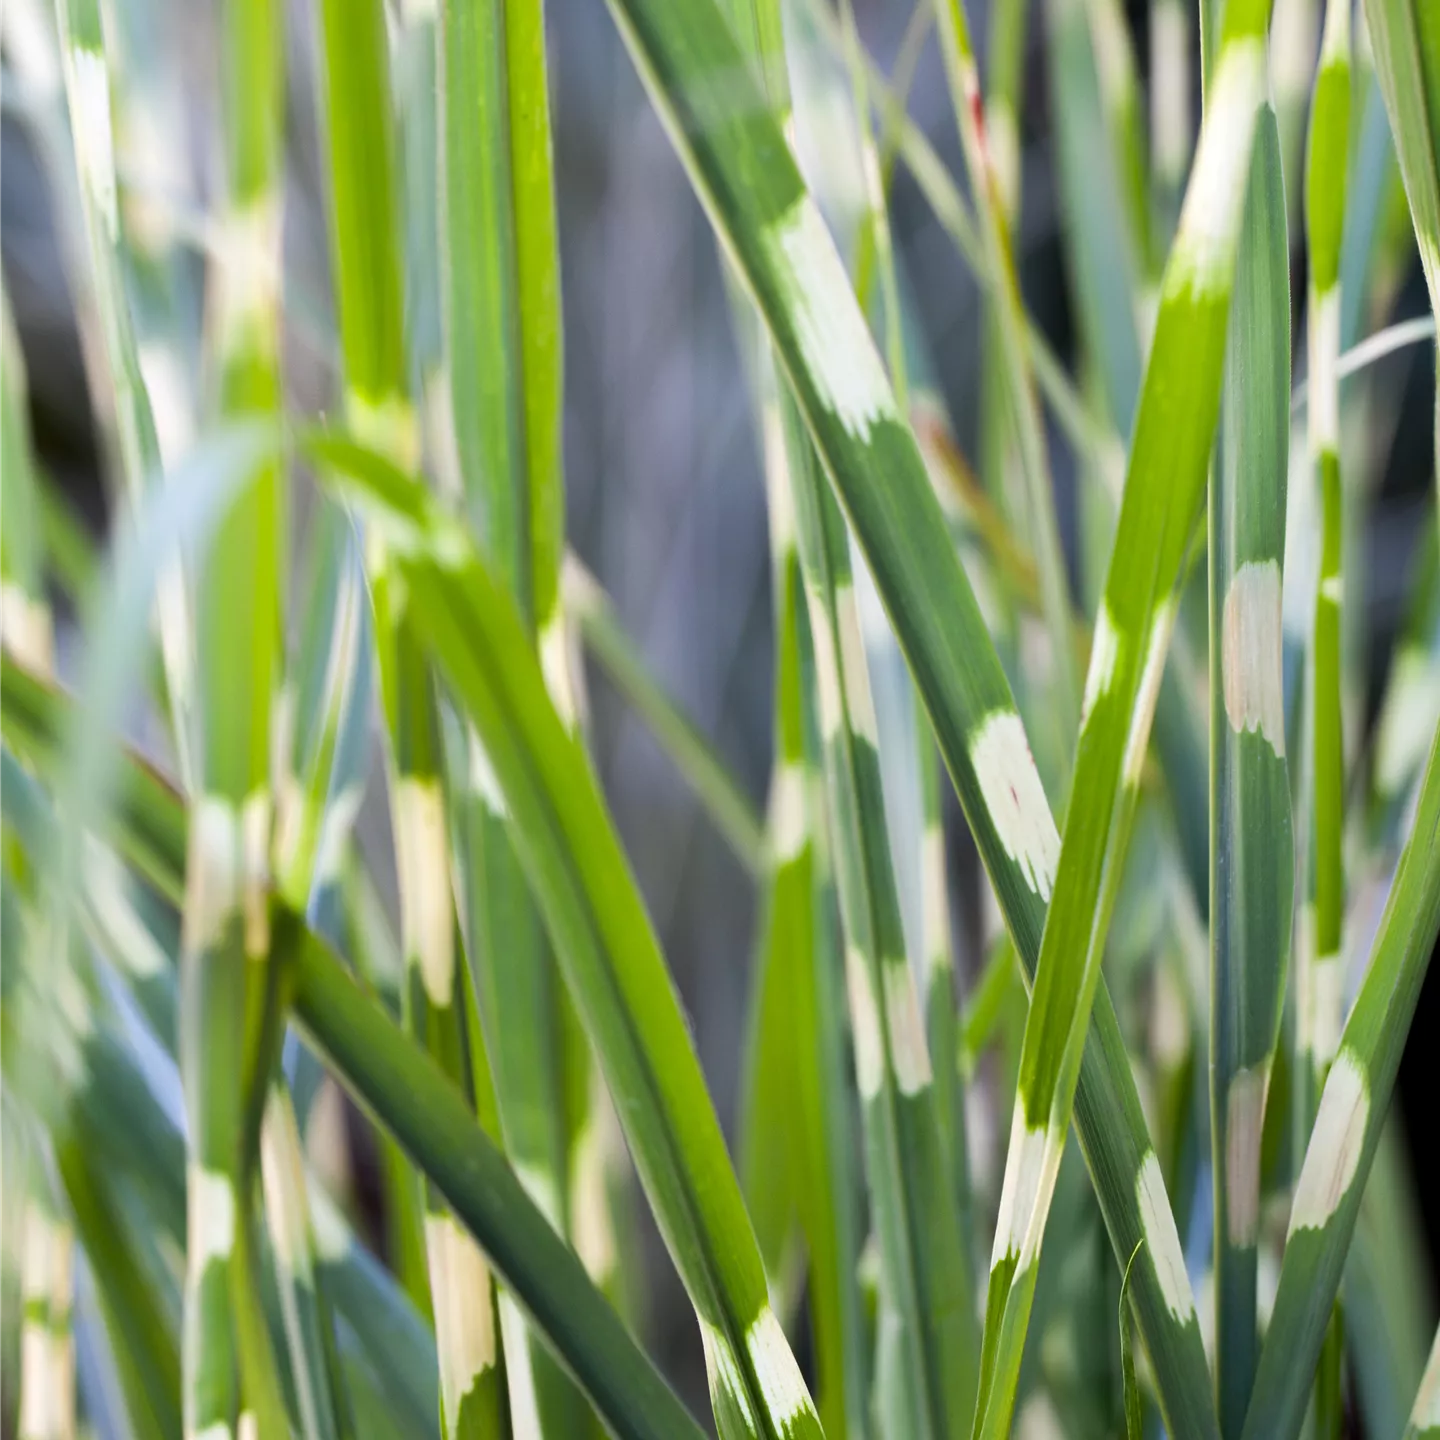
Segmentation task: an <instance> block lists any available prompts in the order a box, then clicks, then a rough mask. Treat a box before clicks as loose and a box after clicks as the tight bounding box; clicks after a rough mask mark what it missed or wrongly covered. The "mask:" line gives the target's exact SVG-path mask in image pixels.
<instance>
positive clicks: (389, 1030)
mask: <svg viewBox="0 0 1440 1440" xmlns="http://www.w3.org/2000/svg"><path fill="white" fill-rule="evenodd" d="M289 939H290V941H291V948H290V951H289V955H288V958H289V960H290V962H291V964H292V966H293V971H294V978H295V1008H296V1014H297V1017H298V1018H299V1020H300V1021H301V1023H302V1024H303V1025H304V1026H305V1027H306V1029H307V1030H308V1031H309V1032H310V1034H311V1035H312V1036H313V1038H314V1039H315V1041H316V1043H317V1045H318V1046H319V1047H320V1049H321V1050H322V1051H324V1052H325V1054H326V1055H327V1056H328V1057H329V1058H330V1059H331V1060H332V1062H334V1063H335V1065H336V1067H337V1069H338V1070H339V1072H340V1073H341V1074H342V1075H343V1076H344V1077H345V1078H346V1082H347V1084H349V1085H351V1086H352V1088H353V1089H354V1092H355V1094H356V1095H357V1097H358V1098H359V1099H360V1100H361V1101H363V1103H365V1104H366V1106H367V1107H369V1108H370V1109H371V1110H372V1111H373V1112H374V1113H375V1114H377V1115H378V1116H379V1117H380V1119H381V1120H382V1121H383V1122H384V1123H385V1124H386V1125H387V1126H388V1127H389V1128H390V1129H391V1130H393V1131H394V1133H395V1134H396V1135H397V1136H398V1137H400V1138H401V1139H402V1142H403V1143H404V1144H405V1146H406V1148H407V1150H408V1151H409V1153H410V1154H411V1156H412V1158H413V1159H414V1160H415V1162H416V1164H417V1165H419V1166H420V1168H421V1169H422V1170H423V1171H425V1173H426V1174H427V1175H429V1176H430V1177H431V1178H432V1179H433V1181H434V1182H435V1183H436V1185H437V1186H438V1187H439V1189H440V1191H441V1192H442V1193H443V1194H444V1195H445V1196H446V1198H447V1200H448V1202H449V1203H450V1205H451V1206H452V1207H453V1209H454V1213H455V1214H457V1215H458V1216H459V1217H460V1218H461V1219H462V1220H463V1221H464V1223H465V1224H466V1225H467V1226H468V1227H469V1228H470V1230H471V1231H472V1233H473V1234H475V1235H476V1236H477V1237H479V1238H480V1240H481V1242H482V1243H483V1244H484V1246H485V1248H486V1252H487V1254H488V1255H489V1256H490V1258H491V1261H492V1262H493V1264H494V1266H495V1270H496V1273H497V1274H499V1275H500V1276H501V1277H502V1278H503V1279H504V1280H505V1282H506V1284H507V1285H509V1286H510V1288H511V1290H512V1292H513V1293H514V1294H515V1295H517V1296H518V1297H520V1298H521V1299H522V1300H523V1301H524V1302H525V1304H526V1307H527V1309H528V1310H529V1312H530V1315H531V1316H532V1318H533V1319H534V1321H535V1323H536V1325H537V1326H538V1327H539V1329H540V1330H541V1332H542V1333H544V1334H546V1335H548V1336H550V1337H551V1339H552V1342H553V1344H554V1345H555V1348H556V1353H557V1354H559V1355H561V1356H563V1357H564V1359H565V1362H566V1364H567V1366H568V1367H569V1369H570V1371H571V1373H572V1374H573V1375H574V1376H575V1378H576V1380H577V1382H578V1383H579V1384H580V1386H581V1388H582V1389H583V1390H584V1391H585V1393H586V1394H587V1395H588V1396H589V1398H590V1400H591V1402H592V1403H593V1404H594V1406H595V1408H596V1410H597V1412H598V1413H599V1414H600V1415H601V1416H602V1417H603V1418H604V1420H605V1421H606V1423H607V1425H608V1426H609V1427H610V1428H611V1431H612V1433H613V1434H615V1435H616V1436H619V1437H625V1440H662V1437H687V1440H698V1437H699V1436H700V1435H701V1434H702V1433H703V1432H702V1431H701V1430H700V1427H699V1426H698V1425H696V1423H695V1422H694V1420H692V1419H691V1418H690V1416H689V1415H688V1414H687V1413H686V1412H685V1410H684V1408H683V1407H682V1406H681V1405H680V1402H679V1401H678V1400H676V1399H675V1397H674V1395H673V1394H671V1392H670V1391H669V1390H668V1389H667V1388H666V1386H665V1383H664V1381H663V1380H661V1379H660V1377H659V1375H658V1373H657V1372H656V1371H655V1370H654V1368H653V1367H652V1366H651V1365H650V1363H649V1362H648V1361H647V1360H646V1359H645V1357H644V1356H643V1354H642V1353H641V1352H640V1351H639V1350H638V1349H637V1348H636V1347H635V1343H634V1342H633V1341H632V1340H631V1339H630V1337H629V1335H628V1334H627V1333H626V1331H625V1329H624V1327H623V1326H622V1325H621V1323H620V1321H619V1319H618V1318H617V1317H616V1315H615V1313H614V1311H612V1310H611V1309H610V1307H609V1305H608V1304H607V1303H606V1301H605V1299H604V1297H603V1296H601V1294H600V1292H599V1291H598V1290H596V1288H595V1287H594V1285H593V1284H591V1282H590V1280H589V1278H588V1277H587V1276H586V1274H585V1271H584V1268H583V1266H582V1265H581V1264H580V1261H579V1260H578V1259H577V1258H576V1257H575V1255H574V1254H573V1253H572V1252H571V1251H570V1250H568V1249H567V1248H566V1247H565V1245H564V1243H563V1242H562V1241H561V1240H560V1239H559V1238H558V1237H557V1236H556V1234H555V1231H554V1228H553V1227H552V1226H551V1224H550V1222H549V1220H548V1219H546V1217H545V1216H544V1215H542V1214H541V1212H540V1211H539V1210H538V1209H536V1207H535V1206H534V1204H533V1203H532V1202H531V1201H530V1199H529V1198H528V1196H527V1195H526V1193H525V1191H524V1189H523V1187H522V1186H521V1184H520V1182H519V1181H518V1180H517V1179H516V1178H515V1176H514V1174H513V1173H512V1172H511V1170H510V1168H509V1166H508V1165H506V1163H505V1161H504V1158H503V1157H502V1156H501V1154H500V1152H499V1151H498V1150H497V1149H496V1148H495V1147H494V1145H493V1144H492V1143H491V1142H490V1141H488V1140H487V1139H486V1138H485V1135H484V1133H483V1132H482V1131H481V1130H480V1129H479V1127H478V1126H477V1124H476V1122H475V1119H474V1117H473V1116H472V1115H471V1114H470V1113H469V1110H468V1108H467V1107H466V1106H465V1104H464V1102H463V1100H462V1099H461V1098H460V1096H459V1095H458V1094H457V1093H456V1092H455V1090H454V1088H453V1087H452V1086H451V1085H450V1084H449V1083H448V1082H447V1080H446V1079H445V1077H444V1076H442V1074H441V1073H440V1072H439V1071H438V1070H437V1069H436V1068H435V1067H434V1065H433V1064H432V1063H431V1062H430V1061H429V1060H428V1059H427V1058H426V1057H425V1056H424V1055H422V1054H421V1053H420V1052H419V1051H418V1050H417V1049H416V1048H415V1047H414V1046H413V1045H412V1044H409V1043H407V1042H406V1041H405V1040H404V1039H403V1038H402V1037H401V1036H400V1035H399V1033H398V1032H397V1031H396V1030H395V1028H394V1026H393V1025H392V1024H391V1022H390V1021H389V1020H388V1019H387V1018H386V1017H385V1015H384V1013H383V1012H382V1011H381V1010H380V1009H379V1008H378V1007H377V1006H376V1005H375V1004H374V1003H373V1002H372V1001H370V1000H367V999H366V998H365V996H364V995H363V994H362V993H361V992H360V990H359V988H358V987H357V986H356V985H355V983H354V981H352V980H351V979H350V977H349V976H348V975H347V974H346V973H345V971H344V969H343V968H342V967H341V966H340V965H339V963H338V962H337V961H336V960H335V959H334V958H333V957H332V956H331V955H330V954H329V953H328V952H327V951H326V950H325V949H324V947H323V946H322V945H320V944H319V943H318V942H317V941H315V940H314V939H313V938H311V937H309V936H307V935H306V934H305V933H304V931H303V930H302V929H300V928H299V927H298V926H297V927H295V928H293V929H292V931H291V932H290V936H289Z"/></svg>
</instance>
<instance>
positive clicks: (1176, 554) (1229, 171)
mask: <svg viewBox="0 0 1440 1440" xmlns="http://www.w3.org/2000/svg"><path fill="white" fill-rule="evenodd" d="M1268 20H1269V5H1268V4H1267V3H1265V0H1257V3H1234V4H1231V5H1230V6H1229V8H1228V9H1227V11H1226V16H1225V30H1224V36H1223V39H1222V40H1221V45H1220V53H1219V56H1218V58H1217V61H1216V69H1215V77H1214V82H1213V88H1212V96H1213V98H1212V102H1211V111H1210V114H1209V116H1208V118H1207V122H1206V129H1205V133H1204V134H1203V135H1202V138H1201V142H1200V153H1199V155H1198V157H1197V159H1196V163H1195V172H1194V174H1193V175H1192V177H1191V180H1190V185H1189V189H1188V192H1187V196H1186V208H1185V211H1184V213H1182V216H1181V221H1180V231H1179V234H1178V236H1177V238H1176V242H1175V245H1174V247H1173V249H1172V251H1171V255H1170V259H1169V262H1168V264H1167V266H1166V273H1165V280H1164V283H1163V286H1162V292H1161V302H1160V313H1159V317H1158V320H1157V324H1156V332H1155V339H1154V343H1153V346H1152V349H1151V354H1150V361H1149V365H1148V366H1147V369H1146V375H1145V382H1144V387H1143V389H1142V392H1141V398H1140V407H1139V411H1138V413H1137V420H1136V429H1135V439H1134V444H1133V447H1132V450H1131V455H1130V465H1129V471H1128V474H1127V480H1126V488H1125V497H1124V502H1123V503H1122V506H1121V510H1120V517H1119V522H1118V525H1117V529H1116V537H1115V550H1114V557H1113V558H1112V561H1111V566H1110V571H1109V574H1108V576H1107V578H1106V584H1105V593H1104V597H1103V600H1102V602H1101V608H1100V612H1099V616H1098V618H1097V620H1096V638H1095V642H1094V645H1093V647H1092V652H1091V659H1090V672H1089V676H1088V679H1087V683H1086V694H1087V700H1088V703H1087V704H1086V706H1085V707H1084V708H1085V716H1084V720H1083V722H1082V726H1081V733H1080V746H1079V752H1078V756H1077V761H1076V771H1075V783H1074V789H1073V792H1072V800H1071V805H1070V808H1069V812H1068V813H1069V817H1070V818H1069V820H1068V822H1067V824H1066V834H1065V840H1064V842H1062V846H1061V851H1060V859H1059V866H1058V868H1057V870H1056V875H1055V895H1054V900H1053V903H1052V905H1051V907H1050V913H1049V915H1048V916H1047V918H1046V923H1045V933H1044V937H1043V939H1042V942H1041V950H1040V960H1039V964H1038V967H1037V976H1036V985H1035V992H1034V995H1033V997H1032V1000H1031V1006H1030V1017H1029V1020H1028V1021H1027V1023H1026V1028H1025V1041H1024V1046H1023V1051H1022V1056H1021V1071H1020V1093H1019V1095H1018V1096H1017V1099H1016V1106H1015V1115H1014V1120H1013V1124H1012V1130H1011V1139H1010V1152H1009V1157H1008V1159H1007V1162H1006V1187H1005V1190H1004V1191H1003V1192H1002V1198H1001V1224H1000V1227H999V1230H998V1231H997V1237H996V1244H995V1251H994V1255H993V1257H992V1260H991V1271H990V1293H989V1298H988V1300H987V1305H986V1348H985V1358H984V1362H983V1363H984V1371H983V1374H982V1380H981V1385H982V1400H983V1404H982V1414H981V1415H980V1416H977V1427H976V1434H977V1435H983V1436H1000V1435H1004V1434H1007V1433H1008V1431H1009V1427H1010V1420H1011V1415H1012V1412H1013V1406H1014V1399H1015V1386H1016V1382H1017V1379H1018V1375H1019V1367H1020V1356H1021V1351H1022V1348H1023V1343H1024V1338H1025V1333H1026V1330H1027V1327H1028V1321H1029V1312H1030V1305H1031V1301H1032V1299H1033V1295H1034V1285H1035V1260H1036V1259H1037V1258H1038V1256H1039V1252H1040V1246H1041V1241H1042V1238H1043V1233H1044V1224H1045V1217H1046V1214H1047V1212H1048V1209H1049V1204H1050V1199H1051V1195H1052V1193H1053V1190H1054V1184H1055V1177H1056V1174H1057V1172H1058V1169H1059V1162H1060V1155H1061V1152H1062V1149H1063V1146H1064V1136H1065V1132H1066V1130H1067V1129H1068V1128H1069V1121H1070V1115H1071V1107H1072V1102H1073V1097H1074V1093H1075V1085H1076V1080H1077V1078H1078V1074H1079V1070H1080V1060H1081V1049H1082V1045H1083V1043H1084V1034H1085V1027H1086V1025H1087V1024H1088V1020H1089V1013H1090V1007H1091V1003H1092V1000H1093V997H1094V994H1095V990H1096V986H1097V984H1098V982H1099V978H1100V959H1101V954H1102V950H1103V945H1104V940H1105V934H1106V930H1107V927H1108V921H1109V916H1110V909H1111V906H1112V904H1113V901H1114V894H1115V890H1116V887H1117V885H1118V882H1119V878H1120V874H1121V870H1122V868H1123V867H1122V861H1123V857H1124V852H1125V845H1126V842H1127V841H1128V838H1129V828H1130V820H1131V818H1132V816H1133V812H1134V801H1135V796H1136V792H1137V786H1138V782H1139V780H1140V776H1141V771H1142V768H1143V764H1144V759H1145V751H1146V742H1147V739H1148V734H1149V728H1150V721H1151V718H1152V715H1153V711H1154V705H1155V699H1156V696H1157V694H1158V691H1159V687H1160V680H1161V676H1162V673H1163V665H1164V659H1165V651H1166V647H1167V645H1168V643H1169V638H1170V631H1171V628H1172V625H1173V622H1174V613H1175V604H1176V597H1175V592H1176V588H1177V586H1178V583H1179V580H1180V578H1181V575H1182V573H1183V569H1184V562H1185V558H1186V554H1187V552H1188V549H1189V546H1190V542H1191V536H1192V534H1193V532H1194V528H1195V523H1196V521H1197V520H1198V518H1199V511H1200V505H1201V501H1202V499H1203V496H1204V491H1205V480H1206V471H1207V466H1208V460H1209V452H1210V445H1211V441H1212V439H1213V436H1214V430H1215V422H1216V414H1217V410H1218V405H1219V391H1220V378H1221V369H1222V365H1223V359H1224V345H1225V331H1226V322H1227V318H1228V311H1229V305H1230V291H1231V285H1232V279H1233V271H1234V259H1235V247H1236V241H1237V236H1238V232H1239V229H1240V221H1241V211H1242V207H1243V203H1244V197H1245V181H1246V177H1247V175H1248V173H1249V168H1250V151H1251V141H1252V137H1253V134H1254V130H1255V125H1256V122H1257V119H1258V116H1259V111H1260V107H1261V102H1262V99H1263V89H1264V85H1263V81H1264V36H1265V29H1266V24H1267V22H1268ZM1178 376H1184V379H1183V381H1182V380H1180V379H1178V378H1177V377H1178ZM1142 556H1143V557H1145V559H1146V561H1147V562H1148V563H1145V564H1137V563H1136V558H1137V557H1142ZM1137 1185H1138V1186H1139V1189H1140V1198H1141V1211H1142V1217H1143V1218H1144V1220H1145V1221H1146V1222H1147V1225H1146V1228H1147V1229H1155V1230H1158V1229H1159V1228H1160V1227H1161V1226H1163V1227H1164V1229H1165V1230H1166V1231H1167V1232H1168V1234H1167V1235H1166V1236H1165V1238H1164V1240H1163V1242H1162V1241H1161V1240H1160V1239H1159V1237H1158V1236H1156V1235H1151V1236H1150V1237H1149V1238H1150V1243H1149V1244H1148V1245H1147V1247H1146V1253H1145V1256H1144V1259H1143V1261H1142V1264H1144V1265H1145V1266H1146V1267H1147V1268H1151V1269H1154V1270H1155V1271H1156V1273H1157V1275H1159V1276H1162V1278H1163V1285H1164V1287H1165V1288H1166V1289H1167V1290H1168V1298H1169V1310H1170V1315H1171V1320H1172V1323H1174V1324H1176V1325H1180V1326H1185V1325H1188V1324H1190V1323H1193V1321H1194V1313H1195V1311H1194V1301H1193V1298H1192V1297H1191V1294H1190V1286H1189V1282H1188V1280H1187V1278H1186V1276H1185V1271H1184V1262H1183V1258H1182V1257H1181V1256H1180V1254H1179V1250H1178V1246H1177V1245H1176V1243H1175V1240H1174V1232H1173V1229H1172V1228H1171V1227H1172V1226H1173V1217H1170V1216H1168V1213H1167V1212H1168V1210H1169V1206H1168V1202H1167V1201H1166V1199H1165V1196H1164V1185H1163V1181H1161V1179H1160V1175H1159V1168H1158V1165H1156V1164H1155V1163H1154V1162H1153V1160H1152V1161H1151V1162H1150V1163H1149V1164H1147V1166H1146V1167H1145V1168H1144V1169H1142V1171H1141V1173H1140V1174H1139V1175H1138V1176H1137ZM1162 1217H1164V1218H1163V1219H1162ZM1167 1418H1168V1417H1167Z"/></svg>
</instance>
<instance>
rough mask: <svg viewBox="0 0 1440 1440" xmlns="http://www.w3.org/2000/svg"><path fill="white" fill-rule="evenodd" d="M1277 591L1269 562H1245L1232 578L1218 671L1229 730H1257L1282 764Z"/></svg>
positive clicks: (1277, 569) (1273, 563)
mask: <svg viewBox="0 0 1440 1440" xmlns="http://www.w3.org/2000/svg"><path fill="white" fill-rule="evenodd" d="M1280 591H1281V587H1280V566H1279V564H1278V563H1277V562H1276V561H1274V560H1250V561H1247V562H1246V563H1245V564H1244V565H1242V566H1240V568H1239V569H1238V570H1237V571H1236V572H1235V576H1234V578H1233V579H1232V580H1231V582H1230V588H1229V589H1228V590H1227V591H1226V593H1225V616H1224V628H1223V631H1222V637H1221V670H1222V673H1223V676H1224V681H1225V714H1226V716H1227V717H1228V719H1229V721H1230V728H1231V729H1232V730H1234V731H1235V732H1236V733H1237V734H1243V733H1244V732H1245V731H1247V730H1258V731H1259V732H1260V734H1261V735H1263V736H1264V737H1265V739H1266V740H1267V741H1268V742H1269V744H1270V748H1271V749H1272V750H1273V751H1274V752H1275V754H1276V755H1278V756H1280V757H1282V758H1283V757H1284V754H1285V698H1284V692H1283V690H1282V685H1281V674H1282V671H1281V659H1280V653H1281V631H1280V602H1281V594H1280Z"/></svg>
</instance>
